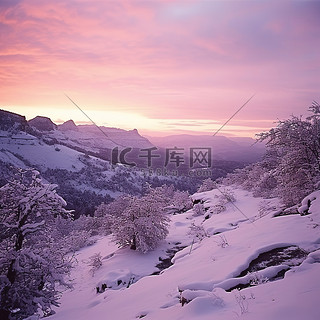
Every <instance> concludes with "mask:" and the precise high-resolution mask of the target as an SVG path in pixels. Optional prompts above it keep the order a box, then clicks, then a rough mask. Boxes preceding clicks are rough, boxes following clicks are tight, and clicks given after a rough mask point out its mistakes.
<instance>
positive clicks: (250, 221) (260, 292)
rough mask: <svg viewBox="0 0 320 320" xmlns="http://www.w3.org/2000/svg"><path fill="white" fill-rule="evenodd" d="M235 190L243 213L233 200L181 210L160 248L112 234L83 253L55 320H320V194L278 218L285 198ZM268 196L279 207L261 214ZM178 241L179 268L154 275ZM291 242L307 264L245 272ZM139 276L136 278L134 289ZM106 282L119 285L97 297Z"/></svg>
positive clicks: (208, 199) (208, 195) (207, 196)
mask: <svg viewBox="0 0 320 320" xmlns="http://www.w3.org/2000/svg"><path fill="white" fill-rule="evenodd" d="M233 192H234V194H235V198H236V201H235V203H234V204H235V205H236V207H237V208H239V209H240V210H241V212H239V211H238V209H237V208H236V207H235V206H234V205H232V204H231V203H228V204H227V205H226V210H225V211H223V212H221V213H219V214H212V215H211V217H210V218H209V219H204V216H194V215H193V211H192V210H189V211H188V212H186V213H183V214H179V215H174V216H172V220H171V224H170V232H169V235H168V237H167V239H166V241H163V242H162V243H161V245H160V246H159V247H158V248H157V249H156V250H155V251H152V252H149V253H146V254H142V253H139V252H136V251H132V250H130V249H127V248H122V249H118V248H117V246H116V245H115V244H114V243H113V242H112V241H111V237H110V236H108V237H102V238H101V239H99V240H98V241H97V242H96V244H94V245H92V246H90V247H86V248H84V249H82V250H80V251H79V252H78V253H77V260H78V265H77V266H76V267H75V268H74V270H73V272H72V278H73V279H74V289H73V290H72V291H70V290H67V291H65V292H64V293H63V295H62V298H61V307H60V308H57V309H56V312H57V313H56V315H54V316H52V317H51V319H52V320H66V319H77V320H87V319H100V318H103V317H105V318H108V319H124V320H130V319H137V318H143V319H154V320H157V319H159V320H160V319H177V320H178V319H183V320H188V319H190V320H191V319H192V320H194V319H199V320H207V319H208V320H209V319H210V320H212V319H221V320H230V319H237V318H239V317H241V318H243V319H255V320H256V319H259V320H260V319H261V320H270V319H290V320H295V319H297V320H298V319H299V320H300V319H307V320H316V319H319V314H320V305H319V303H318V299H319V294H320V277H319V274H320V205H319V201H320V192H315V193H313V194H312V195H310V196H309V198H308V197H307V198H306V199H305V200H304V201H303V202H302V205H305V204H308V199H310V201H309V203H310V208H309V212H311V214H308V215H299V214H293V215H285V216H279V217H274V214H275V212H277V211H279V210H280V205H279V202H278V200H277V199H268V200H263V199H261V198H253V197H252V194H251V193H249V192H247V191H244V190H241V189H235V188H234V189H233ZM218 195H219V190H217V189H215V190H212V191H209V192H204V193H198V194H195V195H194V196H193V198H194V199H199V200H201V201H203V202H204V205H205V207H206V208H208V210H211V209H212V208H213V207H214V205H215V204H216V202H217V199H218V197H217V196H218ZM262 201H264V203H266V201H267V204H268V205H269V206H270V208H272V210H270V211H269V212H268V211H267V212H266V213H264V214H263V215H261V214H259V208H260V205H261V202H262ZM205 215H206V214H205ZM192 223H194V224H196V225H202V226H203V227H204V229H205V230H206V231H207V234H209V236H208V237H206V238H204V239H203V240H202V241H201V242H197V241H196V239H193V236H191V235H190V234H189V231H190V228H189V227H190V226H191V224H192ZM208 231H209V232H208ZM216 232H220V233H219V234H215V233H216ZM193 240H194V243H193ZM192 243H193V244H192ZM177 245H178V246H181V247H182V246H187V247H186V248H185V249H183V250H181V251H179V252H178V253H177V254H176V255H175V257H174V258H173V259H172V261H173V262H174V264H173V265H172V266H170V267H169V268H167V269H165V270H163V271H162V272H161V273H160V274H159V275H152V273H153V272H154V271H156V270H157V268H156V267H155V266H156V264H157V263H159V259H158V258H159V257H162V258H165V257H166V250H167V249H170V248H173V247H175V246H177ZM191 245H192V247H191ZM286 246H298V247H299V248H301V249H302V250H305V251H307V252H308V253H309V254H307V257H306V258H305V260H304V261H303V262H302V263H301V264H300V265H296V266H292V265H290V263H285V262H284V263H281V264H279V265H277V266H270V267H266V268H265V269H263V270H260V271H258V272H256V273H255V274H247V275H245V276H242V277H239V275H240V273H241V272H242V271H243V270H245V269H246V268H247V267H248V266H249V264H250V262H251V261H252V260H253V259H255V258H257V257H258V256H259V255H260V254H261V253H264V252H267V251H270V250H272V249H275V248H283V247H286ZM99 252H100V253H101V255H102V257H103V259H102V266H101V268H100V269H98V270H97V271H96V272H95V274H94V276H92V273H90V266H89V265H88V261H89V257H90V256H92V255H93V254H95V253H99ZM281 270H287V271H286V273H285V276H284V278H283V279H278V280H275V281H267V280H268V279H269V278H272V277H274V276H275V275H277V274H278V272H279V271H281ZM133 277H134V280H133V282H134V283H133V284H131V285H129V287H127V286H128V285H127V284H128V281H130V279H132V278H133ZM254 277H256V278H254ZM253 279H260V281H257V282H255V285H254V286H250V287H248V288H245V289H242V290H240V291H238V290H234V291H231V292H227V291H225V289H229V288H230V287H233V286H235V285H238V284H239V283H243V284H247V283H249V282H250V281H251V280H253ZM118 280H121V281H122V283H120V284H118V283H119V282H118ZM123 282H126V285H123ZM103 283H106V284H107V286H108V287H112V288H107V289H106V291H105V292H103V293H98V294H97V293H96V287H97V286H101V285H102V284H103ZM182 301H185V302H184V305H183V306H182V303H181V302H182Z"/></svg>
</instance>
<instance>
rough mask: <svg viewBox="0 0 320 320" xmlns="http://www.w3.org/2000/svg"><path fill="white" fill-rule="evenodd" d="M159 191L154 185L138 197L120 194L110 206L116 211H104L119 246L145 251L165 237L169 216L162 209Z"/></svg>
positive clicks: (161, 196) (162, 203)
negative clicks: (146, 192) (121, 195)
mask: <svg viewBox="0 0 320 320" xmlns="http://www.w3.org/2000/svg"><path fill="white" fill-rule="evenodd" d="M161 191H162V189H161V188H155V189H150V190H149V193H148V194H146V195H145V196H143V197H141V198H137V197H135V196H127V197H122V198H120V199H119V200H118V201H119V203H115V204H114V205H113V206H112V207H114V208H117V212H113V213H110V214H108V215H107V220H108V223H110V225H111V230H112V233H113V236H114V240H115V241H116V243H118V244H119V246H121V247H126V246H130V248H131V249H133V250H138V251H141V252H143V253H145V252H147V251H150V250H153V249H155V248H156V246H157V245H158V243H159V242H160V241H161V240H163V239H165V238H166V236H167V234H168V223H169V221H170V219H169V216H168V215H167V214H166V213H165V210H164V208H165V206H166V205H167V202H166V198H165V197H164V195H163V193H162V192H161ZM115 202H117V200H116V201H115Z"/></svg>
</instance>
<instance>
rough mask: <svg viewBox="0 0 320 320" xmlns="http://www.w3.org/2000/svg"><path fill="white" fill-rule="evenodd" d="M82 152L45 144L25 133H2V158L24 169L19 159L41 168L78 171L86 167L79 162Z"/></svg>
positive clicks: (0, 156)
mask: <svg viewBox="0 0 320 320" xmlns="http://www.w3.org/2000/svg"><path fill="white" fill-rule="evenodd" d="M80 155H81V153H80V152H77V151H75V150H73V149H70V148H67V147H65V146H60V145H59V146H54V145H48V144H45V143H43V142H42V141H41V140H40V139H38V138H37V137H34V136H32V135H30V134H27V133H25V132H22V131H21V132H19V133H17V134H10V133H8V132H7V131H1V132H0V158H1V160H3V161H5V162H10V163H12V164H16V165H17V166H19V167H24V166H25V165H22V164H21V162H22V161H21V160H19V158H23V159H24V160H26V161H28V162H29V163H30V164H31V165H36V166H37V167H40V168H43V169H45V168H50V169H55V168H59V169H67V170H70V171H78V170H80V169H81V168H83V167H84V164H83V163H82V162H81V161H80V160H79V156H80Z"/></svg>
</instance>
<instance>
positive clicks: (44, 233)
mask: <svg viewBox="0 0 320 320" xmlns="http://www.w3.org/2000/svg"><path fill="white" fill-rule="evenodd" d="M55 187H56V186H55V185H50V184H44V183H43V182H42V181H41V179H40V177H39V173H38V172H37V171H35V170H20V171H19V173H18V176H17V178H16V179H15V180H14V181H11V182H9V183H7V184H6V185H4V186H3V187H2V188H0V199H1V202H0V229H1V230H0V231H1V232H0V253H1V255H0V295H1V302H0V314H1V319H3V320H5V319H23V318H25V317H28V316H31V315H33V314H35V313H37V311H38V310H41V312H42V314H43V315H44V316H47V315H50V314H52V309H51V306H52V305H54V306H58V291H57V288H56V285H57V283H59V284H61V285H68V284H67V283H66V282H65V280H64V275H66V274H68V273H69V271H70V268H71V262H72V261H71V260H70V259H68V258H67V256H66V255H65V252H64V251H63V250H60V249H61V248H60V244H61V243H59V242H57V241H56V239H55V238H54V237H53V229H54V227H55V217H57V216H64V217H68V216H69V212H68V211H66V210H65V209H64V208H63V207H64V206H65V205H66V203H65V201H64V200H63V199H62V198H61V197H60V196H59V195H57V193H56V192H55Z"/></svg>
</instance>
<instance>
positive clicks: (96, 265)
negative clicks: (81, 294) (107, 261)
mask: <svg viewBox="0 0 320 320" xmlns="http://www.w3.org/2000/svg"><path fill="white" fill-rule="evenodd" d="M88 265H89V266H90V267H91V269H90V272H91V274H92V276H94V274H95V272H96V271H97V270H98V269H100V268H101V267H102V256H101V253H100V252H99V253H95V254H94V255H92V256H91V257H89V262H88Z"/></svg>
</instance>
